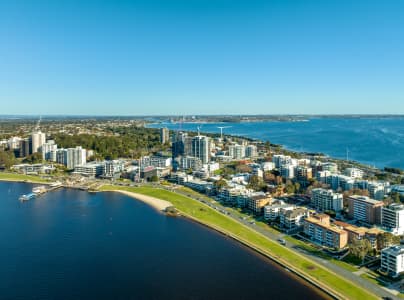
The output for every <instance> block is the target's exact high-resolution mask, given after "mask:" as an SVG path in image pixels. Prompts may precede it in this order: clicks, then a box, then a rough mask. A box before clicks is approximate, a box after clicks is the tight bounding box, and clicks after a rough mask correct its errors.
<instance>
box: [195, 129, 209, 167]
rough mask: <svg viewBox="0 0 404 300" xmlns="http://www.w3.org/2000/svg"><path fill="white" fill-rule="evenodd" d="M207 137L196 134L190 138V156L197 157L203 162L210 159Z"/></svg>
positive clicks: (205, 162)
mask: <svg viewBox="0 0 404 300" xmlns="http://www.w3.org/2000/svg"><path fill="white" fill-rule="evenodd" d="M209 145H210V142H209V137H207V136H203V135H197V136H194V137H193V138H192V144H191V156H193V157H197V158H199V159H200V160H201V161H202V163H203V164H207V163H208V162H209V160H210V150H209Z"/></svg>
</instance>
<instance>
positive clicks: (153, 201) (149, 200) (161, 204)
mask: <svg viewBox="0 0 404 300" xmlns="http://www.w3.org/2000/svg"><path fill="white" fill-rule="evenodd" d="M111 192H117V193H120V194H123V195H126V196H129V197H132V198H135V199H137V200H140V201H143V202H144V203H146V204H149V205H150V206H152V207H154V208H156V209H158V210H160V211H164V210H165V209H166V208H167V207H170V206H173V204H172V203H171V202H169V201H166V200H161V199H157V198H154V197H150V196H146V195H142V194H138V193H133V192H128V191H120V190H114V191H111Z"/></svg>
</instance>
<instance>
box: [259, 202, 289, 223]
mask: <svg viewBox="0 0 404 300" xmlns="http://www.w3.org/2000/svg"><path fill="white" fill-rule="evenodd" d="M295 208H296V206H295V205H291V204H285V203H282V204H272V205H266V206H265V207H264V219H265V220H267V221H275V220H276V219H277V218H278V217H280V215H281V213H282V212H283V211H287V210H293V209H295Z"/></svg>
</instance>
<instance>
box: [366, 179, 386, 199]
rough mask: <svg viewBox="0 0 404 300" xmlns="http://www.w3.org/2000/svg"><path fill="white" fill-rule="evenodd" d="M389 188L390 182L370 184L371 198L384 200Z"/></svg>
mask: <svg viewBox="0 0 404 300" xmlns="http://www.w3.org/2000/svg"><path fill="white" fill-rule="evenodd" d="M389 188H390V183H388V182H369V183H368V186H367V190H368V191H369V196H370V198H373V199H376V200H383V199H384V196H385V195H386V194H387V193H388V190H389Z"/></svg>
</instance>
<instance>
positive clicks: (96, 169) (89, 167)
mask: <svg viewBox="0 0 404 300" xmlns="http://www.w3.org/2000/svg"><path fill="white" fill-rule="evenodd" d="M104 170H105V164H104V163H97V162H90V163H88V164H84V165H78V166H76V167H75V168H74V173H77V174H80V175H83V176H87V177H91V178H95V177H98V176H101V175H102V174H103V172H104Z"/></svg>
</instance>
